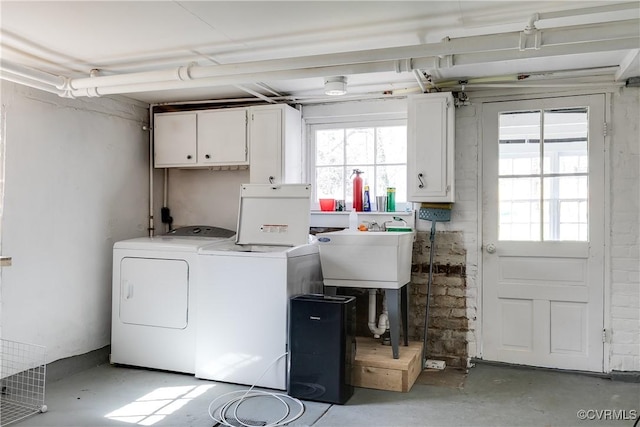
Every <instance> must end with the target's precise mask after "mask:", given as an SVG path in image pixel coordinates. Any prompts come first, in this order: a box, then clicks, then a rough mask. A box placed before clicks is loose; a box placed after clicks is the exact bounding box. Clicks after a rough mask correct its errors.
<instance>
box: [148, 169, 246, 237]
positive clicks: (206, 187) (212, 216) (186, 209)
mask: <svg viewBox="0 0 640 427" xmlns="http://www.w3.org/2000/svg"><path fill="white" fill-rule="evenodd" d="M248 182H249V170H247V169H244V170H208V169H170V170H169V176H168V192H167V194H168V196H167V201H168V203H167V206H168V207H169V208H170V209H171V216H172V217H173V221H174V222H173V227H174V228H176V227H180V226H185V225H213V226H216V227H223V228H228V229H230V230H235V229H236V227H237V221H238V207H239V202H240V186H241V185H242V184H246V183H248ZM159 202H161V200H159ZM161 205H162V204H160V206H161ZM159 219H160V217H159V216H158V224H157V230H158V234H162V233H163V232H164V230H165V229H166V228H165V226H162V224H161V223H160V220H159Z"/></svg>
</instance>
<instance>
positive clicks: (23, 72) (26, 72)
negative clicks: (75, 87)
mask: <svg viewBox="0 0 640 427" xmlns="http://www.w3.org/2000/svg"><path fill="white" fill-rule="evenodd" d="M0 71H2V72H8V73H11V74H14V75H17V76H21V77H24V78H26V79H29V80H33V81H36V82H39V83H44V84H46V85H49V86H53V87H56V88H58V89H60V88H62V86H64V84H65V78H64V77H61V76H56V75H54V74H50V73H45V72H44V71H40V70H36V69H33V68H28V67H24V66H21V65H16V64H12V63H10V62H7V61H2V60H0Z"/></svg>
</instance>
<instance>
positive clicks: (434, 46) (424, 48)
mask: <svg viewBox="0 0 640 427" xmlns="http://www.w3.org/2000/svg"><path fill="white" fill-rule="evenodd" d="M540 37H541V39H542V40H544V43H543V44H542V46H541V47H545V46H552V45H565V49H566V52H567V53H572V48H573V47H575V46H576V45H579V44H581V43H587V44H588V43H590V42H593V41H594V40H595V41H597V40H598V38H601V39H602V40H612V39H615V38H629V37H632V38H636V39H637V38H638V37H639V35H638V20H637V19H636V20H628V21H621V22H617V23H616V25H613V26H612V25H611V24H609V23H607V24H594V25H586V26H579V27H563V28H553V29H545V30H544V35H541V36H540ZM519 48H520V32H510V33H503V34H491V35H484V36H473V37H461V38H458V39H446V40H445V41H442V42H439V43H430V44H429V43H427V44H422V45H413V46H405V47H395V48H383V49H371V50H365V51H356V52H342V53H337V54H325V55H313V56H307V57H299V58H284V59H274V60H265V61H252V62H243V63H234V64H223V65H208V66H198V65H193V64H190V65H189V66H186V67H178V68H174V69H169V70H162V71H149V72H140V73H131V74H124V75H118V76H101V77H88V78H78V79H72V80H71V81H70V86H71V88H73V89H88V88H102V87H106V86H129V85H132V84H140V83H147V82H154V83H160V82H167V81H183V82H189V81H191V80H201V79H209V78H212V77H216V78H220V79H222V80H225V79H232V78H234V77H235V78H239V76H240V75H244V76H245V79H246V78H248V77H249V76H252V81H259V80H262V81H264V80H265V74H267V73H272V72H282V73H284V74H283V75H286V74H287V73H293V74H294V76H295V77H291V76H290V75H289V77H285V78H302V77H304V71H305V70H307V71H308V70H323V71H322V72H323V73H325V74H323V75H327V74H326V73H327V72H328V69H330V68H333V67H354V68H355V69H357V68H358V67H360V69H361V70H362V68H361V67H363V66H367V65H369V66H371V65H373V64H380V63H384V64H385V70H386V71H389V69H388V66H389V65H390V64H388V63H386V61H392V64H393V65H394V69H395V70H397V69H398V68H399V67H402V65H401V64H399V63H398V62H396V61H402V62H407V63H408V62H409V61H408V60H407V58H426V57H428V56H434V57H435V56H446V55H454V54H456V55H460V54H465V53H479V52H491V51H499V50H515V51H516V52H517V51H518V50H519ZM407 66H408V64H407V65H405V68H406V67H407ZM413 67H414V68H419V67H417V66H416V65H414V66H413ZM422 68H432V67H422ZM246 70H249V72H248V73H247V71H246ZM308 72H309V71H308ZM360 72H371V71H360ZM357 73H358V72H356V71H354V72H353V73H352V74H357ZM334 74H338V75H343V74H349V73H348V72H340V73H334ZM315 75H317V74H314V76H315ZM258 76H259V78H258ZM246 82H247V81H246V80H241V81H240V82H238V81H237V80H236V84H240V83H246ZM220 84H229V83H228V82H227V83H220ZM148 90H151V89H148ZM98 93H99V94H107V93H114V92H105V91H99V92H98ZM123 93H126V92H123Z"/></svg>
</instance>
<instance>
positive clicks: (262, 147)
mask: <svg viewBox="0 0 640 427" xmlns="http://www.w3.org/2000/svg"><path fill="white" fill-rule="evenodd" d="M301 133H302V123H301V116H300V112H299V111H298V110H296V109H295V108H292V107H290V106H288V105H284V104H278V105H261V106H255V107H250V108H249V140H250V146H251V153H250V163H249V181H250V183H252V184H269V183H271V184H277V183H300V182H302V134H301Z"/></svg>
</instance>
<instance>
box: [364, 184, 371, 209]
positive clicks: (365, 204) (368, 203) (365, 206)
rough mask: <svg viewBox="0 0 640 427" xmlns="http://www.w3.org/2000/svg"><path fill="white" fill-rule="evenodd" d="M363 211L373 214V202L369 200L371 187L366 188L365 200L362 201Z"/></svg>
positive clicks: (366, 186)
mask: <svg viewBox="0 0 640 427" xmlns="http://www.w3.org/2000/svg"><path fill="white" fill-rule="evenodd" d="M362 210H363V211H365V212H371V200H370V199H369V186H368V185H365V186H364V198H363V199H362Z"/></svg>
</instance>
